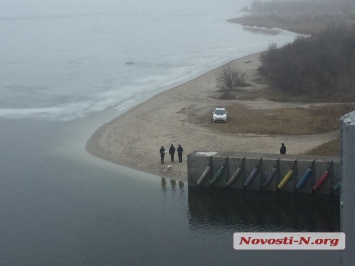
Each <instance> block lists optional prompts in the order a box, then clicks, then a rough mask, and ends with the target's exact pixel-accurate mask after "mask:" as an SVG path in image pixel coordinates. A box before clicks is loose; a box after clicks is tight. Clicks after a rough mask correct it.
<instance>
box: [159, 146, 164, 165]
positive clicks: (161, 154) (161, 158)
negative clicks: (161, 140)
mask: <svg viewBox="0 0 355 266" xmlns="http://www.w3.org/2000/svg"><path fill="white" fill-rule="evenodd" d="M164 156H165V149H164V146H161V148H160V162H161V163H164Z"/></svg>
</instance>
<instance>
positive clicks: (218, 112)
mask: <svg viewBox="0 0 355 266" xmlns="http://www.w3.org/2000/svg"><path fill="white" fill-rule="evenodd" d="M227 114H228V112H227V110H226V108H223V107H217V108H216V109H214V111H213V112H212V121H213V122H227Z"/></svg>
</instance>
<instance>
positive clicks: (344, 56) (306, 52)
mask: <svg viewBox="0 0 355 266" xmlns="http://www.w3.org/2000/svg"><path fill="white" fill-rule="evenodd" d="M260 60H261V63H262V65H261V66H260V67H259V73H260V74H261V75H262V76H264V77H265V78H266V80H267V82H268V83H269V84H270V85H271V88H273V89H276V90H279V91H282V92H284V93H286V94H287V95H290V96H307V97H308V99H307V100H308V101H314V102H316V101H355V75H354V73H355V26H349V25H345V24H341V25H329V26H328V27H327V29H326V30H324V31H322V32H321V33H320V34H319V35H317V36H314V37H299V38H297V39H296V40H295V41H294V42H292V43H290V44H286V45H284V46H282V47H280V48H278V47H277V46H276V45H275V44H272V45H270V46H269V49H268V50H267V51H266V52H264V53H262V55H261V57H260ZM327 99H328V100H327Z"/></svg>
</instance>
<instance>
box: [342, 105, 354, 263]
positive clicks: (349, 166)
mask: <svg viewBox="0 0 355 266" xmlns="http://www.w3.org/2000/svg"><path fill="white" fill-rule="evenodd" d="M340 139H341V147H342V152H341V176H342V178H341V186H340V193H341V196H340V202H341V209H340V222H341V223H340V229H341V231H343V232H344V233H345V234H346V248H345V250H344V253H343V265H354V260H355V255H354V252H353V251H354V250H355V239H354V236H355V230H354V224H355V193H354V191H355V111H353V112H352V113H349V114H347V115H345V116H344V117H342V119H341V127H340Z"/></svg>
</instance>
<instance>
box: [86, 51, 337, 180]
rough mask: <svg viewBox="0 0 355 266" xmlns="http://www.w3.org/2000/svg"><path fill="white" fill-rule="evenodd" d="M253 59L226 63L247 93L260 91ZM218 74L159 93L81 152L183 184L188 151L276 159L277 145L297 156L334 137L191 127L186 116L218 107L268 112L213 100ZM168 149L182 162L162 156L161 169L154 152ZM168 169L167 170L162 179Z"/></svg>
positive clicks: (256, 56) (112, 124) (256, 60)
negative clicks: (272, 155)
mask: <svg viewBox="0 0 355 266" xmlns="http://www.w3.org/2000/svg"><path fill="white" fill-rule="evenodd" d="M259 55H260V53H256V54H252V55H248V56H245V57H242V58H240V59H236V60H233V61H231V62H230V63H229V64H232V65H234V66H236V67H237V68H238V69H240V70H241V71H243V72H245V73H246V77H247V80H248V83H251V84H252V86H251V87H250V88H249V89H252V90H255V89H258V88H261V87H262V88H263V85H261V84H258V83H256V82H255V81H254V80H255V79H256V77H257V75H258V73H257V68H258V66H259V65H260V61H259ZM222 68H223V66H221V67H218V68H216V69H213V70H211V71H208V72H207V73H205V74H202V75H200V76H199V77H197V78H195V79H193V80H190V81H188V82H186V83H184V84H181V85H179V86H176V87H174V88H172V89H170V90H167V91H164V92H162V93H160V94H158V95H156V96H154V97H152V98H150V99H148V100H147V101H145V102H143V103H141V104H139V105H137V106H135V107H133V108H132V109H130V110H129V111H127V112H126V113H124V114H123V115H121V116H119V117H117V118H115V119H114V120H112V121H110V122H109V123H106V124H104V125H103V126H101V127H100V128H99V129H98V130H97V131H96V132H95V133H94V134H93V135H92V136H91V138H90V139H89V141H88V142H87V145H86V150H87V151H88V152H89V153H91V154H92V155H94V156H96V157H99V158H101V159H104V160H107V161H110V162H112V163H116V164H119V165H123V166H126V167H129V168H132V169H135V170H139V171H142V172H147V173H151V174H154V175H158V176H159V175H160V176H164V177H169V178H173V179H175V180H182V181H185V180H186V176H187V167H186V156H187V155H188V154H189V153H191V152H193V151H194V150H205V151H233V150H234V151H240V152H260V153H278V150H279V145H280V143H281V142H286V143H287V147H288V149H289V150H290V151H292V153H293V154H297V153H302V152H305V151H307V150H308V149H310V148H313V147H317V146H319V145H321V144H322V143H324V142H326V141H330V140H333V139H335V138H336V137H337V134H338V133H337V132H330V133H325V134H317V135H299V136H282V135H276V136H265V135H262V136H258V135H250V134H244V135H243V134H222V133H220V132H214V131H211V130H208V129H206V128H203V127H200V126H199V125H198V124H196V123H191V121H190V120H189V116H191V115H194V114H196V115H197V114H199V113H201V112H202V113H206V114H207V115H208V116H209V115H210V111H211V110H213V108H214V107H215V106H219V105H220V106H228V105H229V104H244V105H248V107H250V108H258V106H259V105H261V106H263V108H265V106H266V108H267V106H270V102H268V101H242V100H233V101H231V100H229V101H228V100H220V99H218V97H217V95H216V94H217V92H216V91H217V89H216V85H215V80H216V77H217V76H218V74H219V73H220V71H221V69H222ZM264 105H265V106H264ZM209 118H210V117H208V118H207V119H209ZM171 144H174V146H175V147H177V145H178V144H181V145H182V147H183V149H184V153H183V162H182V163H177V154H176V155H175V162H173V163H171V162H170V156H169V155H168V154H167V155H166V156H165V164H161V163H160V155H159V149H160V147H161V146H164V147H165V149H166V150H168V148H169V146H170V145H171ZM168 164H171V165H172V166H173V169H172V170H170V171H168V173H162V170H163V169H164V168H165V167H166V166H167V165H168Z"/></svg>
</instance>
